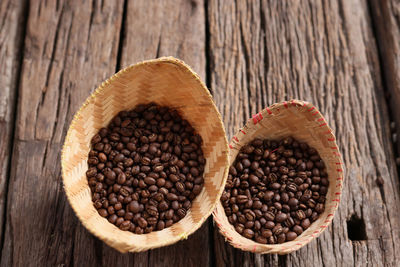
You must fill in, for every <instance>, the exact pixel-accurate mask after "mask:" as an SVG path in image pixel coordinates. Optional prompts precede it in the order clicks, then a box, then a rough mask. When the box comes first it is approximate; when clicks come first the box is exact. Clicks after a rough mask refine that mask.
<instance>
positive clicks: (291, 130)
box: [213, 100, 343, 254]
mask: <svg viewBox="0 0 400 267" xmlns="http://www.w3.org/2000/svg"><path fill="white" fill-rule="evenodd" d="M288 136H292V137H294V138H295V139H297V140H299V141H302V142H307V143H308V144H309V145H310V146H312V147H314V148H315V149H316V150H317V151H318V152H319V154H320V156H321V158H322V159H323V160H324V162H325V164H326V167H327V172H328V178H329V189H328V193H327V196H326V202H325V211H324V213H322V214H321V215H320V217H319V218H318V220H317V221H315V222H314V223H312V224H311V226H310V227H309V228H308V229H307V230H306V231H304V232H303V233H302V234H301V235H300V236H299V237H297V238H296V239H295V240H293V241H290V242H286V243H282V244H274V245H264V244H260V243H257V242H255V241H253V240H250V239H247V238H245V237H243V236H242V235H240V234H239V233H237V232H236V231H235V229H234V227H233V226H232V225H231V224H230V223H229V222H228V218H227V216H226V215H225V211H224V208H223V207H222V204H221V203H220V202H219V203H218V205H217V208H216V209H215V211H214V213H213V215H214V220H215V222H216V224H217V225H218V227H219V230H220V232H221V233H222V234H223V235H224V236H225V238H226V239H227V240H228V241H229V242H230V243H231V244H232V245H233V246H234V247H236V248H239V249H241V250H245V251H251V252H255V253H278V254H287V253H290V252H292V251H295V250H297V249H300V248H301V247H303V246H305V245H306V244H307V243H309V242H310V241H311V240H313V239H314V238H316V237H317V236H318V235H320V234H321V233H322V231H324V230H325V229H326V228H327V227H328V225H329V224H330V223H331V221H332V219H333V216H334V214H335V211H336V209H337V208H338V205H339V202H340V195H341V191H342V184H343V165H342V159H341V155H340V152H339V149H338V146H337V144H336V141H335V136H334V134H333V133H332V130H331V128H329V126H328V124H327V123H326V121H325V119H324V117H323V116H322V115H321V113H320V112H319V111H318V110H317V109H316V108H315V107H314V106H313V105H312V104H310V103H307V102H302V101H298V100H291V101H288V102H283V103H279V104H274V105H272V106H270V107H269V108H266V109H264V110H263V111H261V112H260V113H258V114H256V115H254V116H253V117H252V118H251V119H250V120H249V121H248V122H247V123H246V125H245V126H244V127H243V128H242V129H240V130H239V131H238V132H237V134H236V135H235V136H234V137H233V138H232V141H231V143H230V145H229V147H230V153H229V160H230V164H232V163H233V162H234V161H235V158H236V156H237V154H238V152H239V150H240V148H241V147H242V146H243V145H245V144H247V143H248V142H250V141H252V140H253V139H255V138H257V137H258V138H262V139H271V140H279V139H282V138H283V137H288Z"/></svg>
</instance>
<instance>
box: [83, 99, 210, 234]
mask: <svg viewBox="0 0 400 267" xmlns="http://www.w3.org/2000/svg"><path fill="white" fill-rule="evenodd" d="M91 144H92V147H91V150H90V152H89V158H88V165H89V169H88V171H87V172H86V176H87V179H88V183H89V186H90V189H91V191H92V200H93V204H94V206H95V208H96V209H97V211H98V213H99V214H100V216H102V217H105V218H107V219H108V221H109V222H110V223H112V224H115V225H116V226H117V227H119V228H120V229H121V230H126V231H131V232H133V233H135V234H143V233H149V232H152V231H158V230H162V229H164V228H166V227H169V226H171V225H172V224H173V223H175V222H178V221H179V220H181V219H182V218H184V217H185V216H186V214H187V212H188V210H189V209H190V207H191V205H192V201H193V200H194V199H195V197H196V196H197V195H198V194H200V192H201V190H202V188H203V184H204V179H203V172H204V166H205V158H204V156H203V151H202V149H201V145H202V138H201V136H200V135H199V134H197V133H196V132H195V130H194V129H193V127H192V126H191V125H190V124H189V122H188V121H186V120H184V119H183V118H182V117H181V116H180V115H179V113H178V112H177V111H176V110H174V109H170V108H168V107H162V106H158V105H156V104H147V105H138V106H136V107H135V108H134V109H133V110H130V111H122V112H120V113H119V114H118V115H117V116H116V117H114V118H113V120H112V121H111V123H110V124H109V125H108V127H107V128H102V129H100V131H99V132H98V133H97V134H96V135H95V136H94V137H93V138H92V142H91Z"/></svg>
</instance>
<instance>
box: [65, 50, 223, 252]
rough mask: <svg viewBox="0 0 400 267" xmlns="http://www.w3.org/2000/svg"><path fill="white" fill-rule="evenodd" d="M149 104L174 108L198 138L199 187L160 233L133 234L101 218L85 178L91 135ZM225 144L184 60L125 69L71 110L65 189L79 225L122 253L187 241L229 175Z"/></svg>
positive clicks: (216, 117)
mask: <svg viewBox="0 0 400 267" xmlns="http://www.w3.org/2000/svg"><path fill="white" fill-rule="evenodd" d="M150 102H154V103H157V104H159V105H161V106H168V107H171V108H175V109H177V110H178V111H179V113H180V114H181V116H182V117H183V118H184V119H186V120H188V121H189V122H190V123H191V125H192V126H193V128H194V129H195V130H196V132H197V133H199V134H200V135H201V136H202V138H203V145H202V149H203V152H204V156H205V158H206V165H205V170H204V187H203V190H202V191H201V193H200V194H199V195H198V196H197V197H196V198H195V199H194V201H193V202H192V207H191V208H190V209H189V211H188V213H187V215H186V216H185V217H184V218H183V219H182V220H180V221H179V222H177V223H174V224H173V225H172V226H171V227H168V228H165V229H163V230H162V231H154V232H151V233H148V234H142V235H137V234H134V233H132V232H129V231H122V230H120V229H119V228H118V227H116V226H115V225H114V224H111V223H109V222H108V221H107V219H106V218H103V217H101V216H100V215H99V214H98V212H97V210H96V209H95V207H94V206H93V202H92V196H91V195H92V194H91V191H90V188H89V185H88V181H87V178H86V171H87V169H88V164H87V159H88V153H89V150H90V141H91V138H92V137H93V136H94V135H95V134H96V133H97V132H98V130H99V129H100V128H102V127H106V126H107V125H108V123H109V122H110V121H111V119H112V118H113V117H114V116H115V115H117V114H118V112H120V111H122V110H130V109H132V108H134V107H135V106H136V105H138V104H146V103H150ZM228 168H229V165H228V142H227V140H226V135H225V130H224V127H223V123H222V121H221V116H220V114H219V113H218V110H217V108H216V107H215V105H214V103H213V101H212V98H211V95H210V94H209V92H208V90H207V88H206V86H205V85H204V83H203V82H202V81H201V80H200V78H199V77H198V75H197V74H195V73H194V72H193V71H192V70H191V69H190V68H189V67H188V66H187V65H186V64H184V63H183V62H182V61H180V60H177V59H174V58H170V57H168V58H160V59H155V60H149V61H145V62H142V63H138V64H136V65H132V66H130V67H127V68H125V69H123V70H121V71H120V72H118V73H116V74H115V75H113V76H112V77H111V78H109V79H108V80H107V81H105V82H104V83H103V84H102V85H101V86H100V87H99V88H98V89H97V90H96V91H95V92H94V93H93V94H92V95H91V96H90V97H89V98H88V99H87V100H86V102H85V103H84V104H83V106H82V107H81V109H80V110H79V111H78V112H77V113H76V115H75V117H74V119H73V121H72V123H71V125H70V128H69V130H68V133H67V137H66V139H65V143H64V147H63V151H62V176H63V182H64V188H65V192H66V194H67V197H68V200H69V202H70V203H71V206H72V208H73V209H74V211H75V213H76V214H77V216H78V218H79V219H80V220H81V222H82V223H83V225H84V226H85V227H86V228H87V229H88V230H89V231H90V232H91V233H93V234H94V235H96V236H97V237H99V238H100V239H102V240H103V241H104V242H105V243H107V244H108V245H109V246H111V247H113V248H115V249H117V250H119V251H121V252H127V251H130V252H138V251H144V250H148V249H152V248H157V247H162V246H166V245H170V244H173V243H175V242H177V241H179V240H181V239H186V238H187V237H188V236H189V235H190V234H192V233H193V232H195V231H196V230H197V229H198V228H199V227H200V226H201V225H202V223H203V222H204V221H205V220H206V219H207V218H208V216H210V214H211V212H212V211H213V209H214V208H215V206H216V204H217V203H218V202H219V199H220V197H221V194H222V191H223V188H224V186H225V182H226V178H227V175H228Z"/></svg>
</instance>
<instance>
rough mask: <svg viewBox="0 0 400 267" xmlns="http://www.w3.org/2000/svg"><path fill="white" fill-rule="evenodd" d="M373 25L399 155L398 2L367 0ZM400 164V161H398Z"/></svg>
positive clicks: (399, 15)
mask: <svg viewBox="0 0 400 267" xmlns="http://www.w3.org/2000/svg"><path fill="white" fill-rule="evenodd" d="M369 3H370V9H371V13H372V20H373V24H374V25H373V26H374V29H375V34H376V39H377V43H378V47H379V54H380V57H381V60H380V62H381V66H382V74H383V77H384V85H385V89H386V92H387V93H388V96H387V97H388V99H390V107H391V115H392V116H391V118H392V119H393V121H394V122H395V129H396V133H397V138H396V139H397V140H395V141H396V143H397V145H396V148H397V156H399V155H400V142H399V138H400V106H399V103H400V2H399V1H395V0H384V1H380V0H369ZM398 164H400V163H398Z"/></svg>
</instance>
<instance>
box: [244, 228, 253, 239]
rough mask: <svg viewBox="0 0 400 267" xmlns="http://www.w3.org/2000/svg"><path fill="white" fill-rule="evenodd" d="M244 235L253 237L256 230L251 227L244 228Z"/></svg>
mask: <svg viewBox="0 0 400 267" xmlns="http://www.w3.org/2000/svg"><path fill="white" fill-rule="evenodd" d="M243 236H244V237H246V238H249V239H251V238H253V236H254V232H253V230H251V229H244V230H243Z"/></svg>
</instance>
